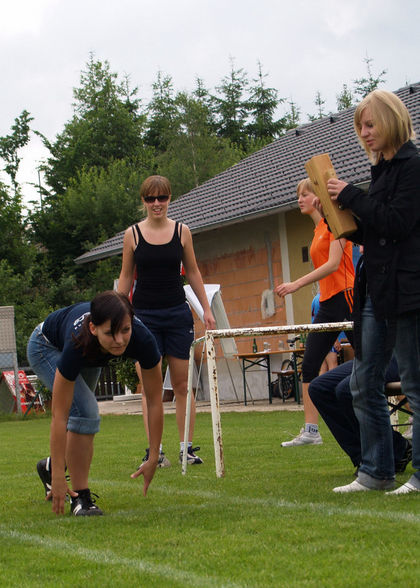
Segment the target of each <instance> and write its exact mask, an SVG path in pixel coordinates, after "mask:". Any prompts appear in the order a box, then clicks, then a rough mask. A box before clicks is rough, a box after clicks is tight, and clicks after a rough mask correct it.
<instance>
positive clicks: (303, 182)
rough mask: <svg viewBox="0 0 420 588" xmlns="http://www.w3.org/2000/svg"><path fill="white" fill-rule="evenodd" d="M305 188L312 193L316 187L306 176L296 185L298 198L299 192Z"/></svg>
mask: <svg viewBox="0 0 420 588" xmlns="http://www.w3.org/2000/svg"><path fill="white" fill-rule="evenodd" d="M304 190H306V191H307V192H311V194H315V192H314V187H313V185H312V182H311V180H310V179H309V178H305V179H303V180H300V182H299V183H298V185H297V187H296V194H297V195H298V198H299V194H300V193H301V192H303V191H304Z"/></svg>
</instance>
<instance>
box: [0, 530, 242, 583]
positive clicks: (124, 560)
mask: <svg viewBox="0 0 420 588" xmlns="http://www.w3.org/2000/svg"><path fill="white" fill-rule="evenodd" d="M0 537H3V538H5V539H7V540H9V541H15V542H18V543H29V544H30V545H38V546H39V547H42V548H44V549H50V550H52V551H54V553H55V554H57V553H58V552H59V553H62V554H63V556H65V557H66V559H67V560H68V559H69V558H70V557H71V558H76V559H84V560H86V561H92V562H94V563H95V564H101V565H106V566H112V567H114V566H124V567H125V568H131V569H133V570H135V571H137V572H143V573H148V574H151V575H153V576H159V577H162V578H164V579H165V580H166V581H167V580H168V578H171V580H176V581H178V582H182V583H184V584H185V586H209V587H214V586H217V587H226V588H241V585H240V584H235V583H233V582H223V583H221V579H220V578H214V579H213V578H209V576H208V575H205V576H202V575H200V574H196V573H194V572H192V571H182V570H179V569H178V568H174V567H171V566H168V565H160V564H155V563H151V562H149V561H147V560H145V559H132V558H128V557H122V556H121V555H119V554H116V553H114V552H113V551H110V550H109V549H101V550H97V549H87V548H86V547H82V546H77V545H75V544H74V542H72V544H71V549H69V543H68V541H62V540H60V539H58V538H56V537H53V538H49V537H45V536H44V535H43V536H41V535H37V534H33V533H27V532H23V531H18V530H16V529H9V528H8V527H7V526H6V525H2V524H0Z"/></svg>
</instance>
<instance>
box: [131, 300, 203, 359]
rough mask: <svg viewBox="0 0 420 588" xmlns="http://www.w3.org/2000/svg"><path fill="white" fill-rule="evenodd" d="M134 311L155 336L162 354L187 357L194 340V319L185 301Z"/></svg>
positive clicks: (180, 357)
mask: <svg viewBox="0 0 420 588" xmlns="http://www.w3.org/2000/svg"><path fill="white" fill-rule="evenodd" d="M135 313H136V316H137V317H138V318H139V319H140V320H141V321H142V322H143V323H144V324H145V325H146V327H147V328H148V329H149V330H150V331H151V332H152V333H153V335H154V336H155V339H156V342H157V344H158V347H159V351H160V352H161V354H162V356H163V355H171V356H172V357H177V358H178V359H188V358H189V356H190V347H191V343H192V342H193V341H194V320H193V316H192V313H191V309H190V307H189V306H188V304H187V302H183V303H182V304H180V305H178V306H172V307H171V308H157V309H153V310H144V309H139V308H136V309H135Z"/></svg>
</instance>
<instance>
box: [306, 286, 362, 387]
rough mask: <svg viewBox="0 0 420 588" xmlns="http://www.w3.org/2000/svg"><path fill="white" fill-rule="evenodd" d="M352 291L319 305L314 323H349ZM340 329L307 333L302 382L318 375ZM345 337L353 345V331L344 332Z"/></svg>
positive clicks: (309, 380)
mask: <svg viewBox="0 0 420 588" xmlns="http://www.w3.org/2000/svg"><path fill="white" fill-rule="evenodd" d="M352 295H353V292H352V291H350V290H349V291H345V292H344V291H343V292H338V294H335V295H334V296H332V297H331V298H329V299H328V300H324V301H323V302H320V303H319V310H318V312H317V313H316V316H315V318H314V320H313V322H314V323H336V322H342V321H350V320H351V314H352ZM340 333H341V329H339V330H338V331H320V332H316V333H309V335H308V337H307V338H306V345H305V347H306V348H305V353H304V355H303V361H302V382H305V383H309V382H312V380H313V379H314V378H316V377H317V376H318V375H319V369H320V367H321V365H322V362H323V361H324V359H325V356H326V355H327V353H329V352H330V351H331V347H332V346H333V345H334V343H335V341H336V339H337V337H338V335H339V334H340ZM346 337H347V339H348V340H349V341H350V343H351V344H352V345H353V331H346Z"/></svg>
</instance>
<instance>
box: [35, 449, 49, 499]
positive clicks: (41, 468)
mask: <svg viewBox="0 0 420 588" xmlns="http://www.w3.org/2000/svg"><path fill="white" fill-rule="evenodd" d="M36 469H37V472H38V476H39V477H40V478H41V482H42V483H43V485H44V488H45V496H47V494H48V492H50V491H51V457H46V458H45V459H41V461H39V462H38V463H37V464H36ZM50 500H51V498H50Z"/></svg>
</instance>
